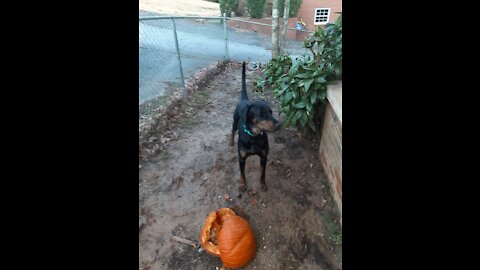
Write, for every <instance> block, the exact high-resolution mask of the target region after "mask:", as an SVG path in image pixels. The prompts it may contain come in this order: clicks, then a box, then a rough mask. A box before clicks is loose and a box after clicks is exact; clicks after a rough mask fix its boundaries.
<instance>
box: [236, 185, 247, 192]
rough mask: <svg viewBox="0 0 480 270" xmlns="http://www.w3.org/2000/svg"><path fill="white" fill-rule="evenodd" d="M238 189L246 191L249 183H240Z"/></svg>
mask: <svg viewBox="0 0 480 270" xmlns="http://www.w3.org/2000/svg"><path fill="white" fill-rule="evenodd" d="M238 190H239V191H240V192H245V191H247V185H240V186H239V187H238Z"/></svg>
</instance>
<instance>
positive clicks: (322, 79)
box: [315, 76, 327, 83]
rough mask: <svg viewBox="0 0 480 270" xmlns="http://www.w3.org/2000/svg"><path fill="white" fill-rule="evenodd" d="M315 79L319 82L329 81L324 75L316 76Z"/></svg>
mask: <svg viewBox="0 0 480 270" xmlns="http://www.w3.org/2000/svg"><path fill="white" fill-rule="evenodd" d="M315 81H316V82H318V83H326V82H327V80H325V77H324V76H321V77H317V78H315Z"/></svg>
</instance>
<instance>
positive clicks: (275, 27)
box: [272, 0, 279, 58]
mask: <svg viewBox="0 0 480 270" xmlns="http://www.w3.org/2000/svg"><path fill="white" fill-rule="evenodd" d="M278 28H279V27H278V0H273V1H272V58H274V57H276V56H277V55H278V54H279V46H278V30H279V29H278Z"/></svg>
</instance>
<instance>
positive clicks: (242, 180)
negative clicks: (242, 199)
mask: <svg viewBox="0 0 480 270" xmlns="http://www.w3.org/2000/svg"><path fill="white" fill-rule="evenodd" d="M238 161H239V163H240V186H239V187H238V190H240V191H241V192H244V191H246V190H247V181H246V180H245V158H243V157H242V155H239V157H238Z"/></svg>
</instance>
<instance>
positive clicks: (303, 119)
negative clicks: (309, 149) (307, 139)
mask: <svg viewBox="0 0 480 270" xmlns="http://www.w3.org/2000/svg"><path fill="white" fill-rule="evenodd" d="M307 121H308V118H307V115H306V114H302V117H300V124H302V127H305V125H306V124H307Z"/></svg>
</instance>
